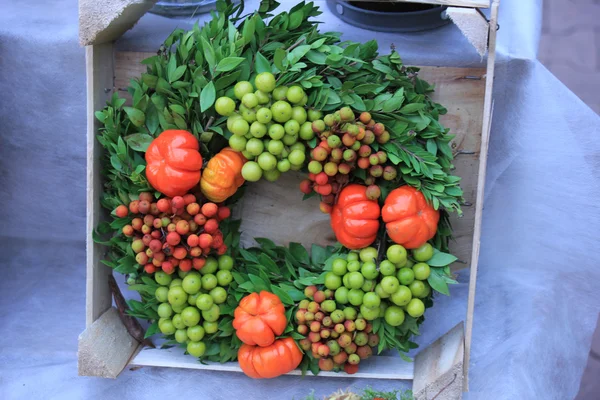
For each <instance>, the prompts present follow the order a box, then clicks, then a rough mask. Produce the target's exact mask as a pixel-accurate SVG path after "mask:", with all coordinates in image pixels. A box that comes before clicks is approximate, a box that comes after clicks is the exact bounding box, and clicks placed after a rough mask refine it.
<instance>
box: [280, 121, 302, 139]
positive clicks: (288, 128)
mask: <svg viewBox="0 0 600 400" xmlns="http://www.w3.org/2000/svg"><path fill="white" fill-rule="evenodd" d="M283 128H284V129H285V133H287V134H288V135H292V136H298V133H299V132H300V124H299V123H298V121H295V120H293V119H290V120H289V121H287V122H286V123H285V124H284V125H283Z"/></svg>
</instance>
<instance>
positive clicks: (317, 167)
mask: <svg viewBox="0 0 600 400" xmlns="http://www.w3.org/2000/svg"><path fill="white" fill-rule="evenodd" d="M321 171H323V164H321V163H320V162H319V161H317V160H312V161H310V162H309V163H308V172H310V173H311V174H315V175H316V174H318V173H320V172H321ZM344 268H346V267H344Z"/></svg>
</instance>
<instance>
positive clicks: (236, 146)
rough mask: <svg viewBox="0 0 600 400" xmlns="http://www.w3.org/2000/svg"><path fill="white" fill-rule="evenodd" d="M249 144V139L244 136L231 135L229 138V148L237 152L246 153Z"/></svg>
mask: <svg viewBox="0 0 600 400" xmlns="http://www.w3.org/2000/svg"><path fill="white" fill-rule="evenodd" d="M247 143H248V139H246V138H245V137H244V136H238V135H231V137H230V138H229V147H231V148H232V149H233V150H235V151H244V150H246V144H247Z"/></svg>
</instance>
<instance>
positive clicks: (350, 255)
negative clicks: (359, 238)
mask: <svg viewBox="0 0 600 400" xmlns="http://www.w3.org/2000/svg"><path fill="white" fill-rule="evenodd" d="M346 260H347V261H348V262H350V261H358V252H357V251H351V252H350V253H348V255H347V256H346Z"/></svg>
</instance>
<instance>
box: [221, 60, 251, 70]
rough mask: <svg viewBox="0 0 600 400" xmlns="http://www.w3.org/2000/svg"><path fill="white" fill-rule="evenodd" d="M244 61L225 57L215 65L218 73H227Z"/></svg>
mask: <svg viewBox="0 0 600 400" xmlns="http://www.w3.org/2000/svg"><path fill="white" fill-rule="evenodd" d="M244 60H245V58H244V57H227V58H224V59H222V60H221V61H219V64H218V65H217V71H218V72H227V71H231V70H232V69H234V68H236V67H237V66H238V65H240V64H241V63H242V62H243V61H244Z"/></svg>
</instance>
